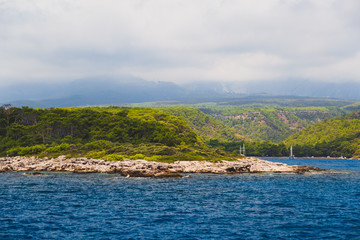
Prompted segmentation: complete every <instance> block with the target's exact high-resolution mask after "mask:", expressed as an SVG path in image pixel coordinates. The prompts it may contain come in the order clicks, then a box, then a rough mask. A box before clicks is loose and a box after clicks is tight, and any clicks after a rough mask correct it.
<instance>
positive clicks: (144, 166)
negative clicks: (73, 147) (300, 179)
mask: <svg viewBox="0 0 360 240" xmlns="http://www.w3.org/2000/svg"><path fill="white" fill-rule="evenodd" d="M5 171H16V172H19V171H55V172H74V173H117V174H121V175H122V176H127V177H155V178H164V177H181V175H180V174H187V173H214V174H240V173H300V174H303V173H306V172H311V171H321V169H319V168H316V167H305V166H289V165H286V164H283V163H276V162H270V161H265V160H260V159H257V158H244V159H239V160H237V161H221V162H217V163H212V162H206V161H177V162H175V163H173V164H169V163H161V162H150V161H145V160H129V159H125V160H123V161H105V160H97V159H86V158H69V159H67V158H65V157H63V156H60V157H58V158H52V159H48V158H36V157H7V158H0V172H5Z"/></svg>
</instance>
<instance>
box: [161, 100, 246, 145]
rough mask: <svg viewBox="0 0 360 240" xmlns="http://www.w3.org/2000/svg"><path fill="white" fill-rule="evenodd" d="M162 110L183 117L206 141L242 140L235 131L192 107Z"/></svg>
mask: <svg viewBox="0 0 360 240" xmlns="http://www.w3.org/2000/svg"><path fill="white" fill-rule="evenodd" d="M160 110H161V111H164V112H168V113H170V114H172V115H175V116H179V117H182V118H183V119H184V120H185V121H186V122H187V123H188V124H189V125H190V127H191V128H192V129H193V130H194V131H195V132H196V133H197V134H198V135H199V136H201V137H202V138H203V139H204V140H205V141H209V140H211V139H217V140H218V141H235V140H240V138H239V137H238V135H237V134H236V131H235V130H234V129H232V128H230V127H228V126H227V125H225V124H224V123H223V122H221V121H219V120H216V119H215V118H213V117H212V116H210V115H207V114H205V113H203V112H202V111H200V110H199V109H196V108H191V107H165V108H161V109H160Z"/></svg>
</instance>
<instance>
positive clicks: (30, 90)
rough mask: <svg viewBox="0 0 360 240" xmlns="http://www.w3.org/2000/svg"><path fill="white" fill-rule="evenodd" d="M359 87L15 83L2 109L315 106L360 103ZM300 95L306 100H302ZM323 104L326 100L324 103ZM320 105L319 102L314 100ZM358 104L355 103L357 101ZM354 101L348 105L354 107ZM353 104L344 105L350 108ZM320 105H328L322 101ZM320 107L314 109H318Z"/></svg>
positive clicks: (0, 97) (105, 80)
mask: <svg viewBox="0 0 360 240" xmlns="http://www.w3.org/2000/svg"><path fill="white" fill-rule="evenodd" d="M358 89H360V84H358V83H320V82H310V81H300V80H298V81H283V82H281V81H279V82H253V83H252V82H245V83H243V82H241V83H236V82H232V83H224V82H192V83H187V84H182V85H178V84H175V83H171V82H153V81H145V80H143V79H140V78H134V77H116V78H115V77H94V78H84V79H78V80H75V81H70V82H56V83H31V84H30V83H26V84H14V85H10V86H7V87H2V88H1V89H0V104H12V105H13V106H30V107H41V108H50V107H70V106H91V105H123V104H128V103H143V102H154V101H175V102H176V103H180V104H194V103H202V102H218V103H220V102H224V103H225V104H231V105H242V104H250V103H260V104H269V103H270V104H272V103H274V98H279V99H278V100H277V102H276V103H275V104H277V105H281V102H282V100H281V97H279V96H280V95H281V96H287V97H288V98H289V96H291V98H293V99H294V101H293V102H294V105H295V101H297V103H296V104H297V106H302V105H304V104H305V105H307V106H308V105H309V103H306V102H304V97H312V98H314V97H315V98H319V97H322V98H330V99H334V98H339V99H349V100H360V95H359V94H358ZM299 96H300V97H299ZM319 101H323V100H319ZM311 102H312V103H314V102H313V101H311ZM353 102H354V101H353ZM353 102H351V101H348V103H347V104H351V103H353ZM347 104H343V106H344V105H347ZM319 105H323V103H320V102H319ZM312 106H314V105H312Z"/></svg>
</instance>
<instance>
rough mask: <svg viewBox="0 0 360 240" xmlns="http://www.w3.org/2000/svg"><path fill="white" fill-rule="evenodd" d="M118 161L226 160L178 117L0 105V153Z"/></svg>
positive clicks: (155, 112)
mask: <svg viewBox="0 0 360 240" xmlns="http://www.w3.org/2000/svg"><path fill="white" fill-rule="evenodd" d="M59 154H66V155H71V156H86V157H94V158H105V159H110V160H120V159H123V158H125V157H127V158H133V159H139V158H141V159H147V160H166V161H168V160H171V161H173V160H176V159H178V160H203V159H208V160H209V159H216V158H217V157H221V158H227V157H229V155H228V156H225V153H224V152H221V151H215V150H212V149H208V148H206V146H205V145H204V142H203V139H202V138H201V137H199V136H198V135H197V134H196V133H195V132H194V130H193V129H192V128H191V127H190V126H189V125H188V124H187V123H186V122H185V121H184V120H183V119H181V118H179V117H176V116H173V115H170V114H169V113H165V112H163V111H160V110H156V109H155V110H154V109H147V108H123V107H90V108H54V109H32V108H28V107H23V108H14V107H1V108H0V155H2V156H6V155H10V156H15V155H40V156H53V155H54V156H55V155H59Z"/></svg>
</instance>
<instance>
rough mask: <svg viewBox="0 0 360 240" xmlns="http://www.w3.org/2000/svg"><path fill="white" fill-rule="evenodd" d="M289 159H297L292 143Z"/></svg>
mask: <svg viewBox="0 0 360 240" xmlns="http://www.w3.org/2000/svg"><path fill="white" fill-rule="evenodd" d="M289 159H295V157H294V154H293V149H292V145H291V146H290V156H289Z"/></svg>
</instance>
